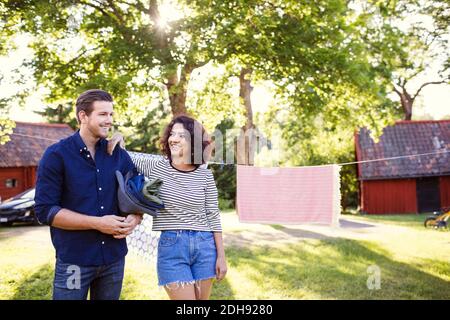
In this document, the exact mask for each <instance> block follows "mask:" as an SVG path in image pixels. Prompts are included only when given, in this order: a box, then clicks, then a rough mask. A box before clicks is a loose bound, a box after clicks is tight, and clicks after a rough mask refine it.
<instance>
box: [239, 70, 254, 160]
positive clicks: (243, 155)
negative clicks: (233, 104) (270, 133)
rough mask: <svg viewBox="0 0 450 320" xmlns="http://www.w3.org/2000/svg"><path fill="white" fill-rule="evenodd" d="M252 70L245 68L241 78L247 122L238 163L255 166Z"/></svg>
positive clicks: (242, 98) (240, 144)
mask: <svg viewBox="0 0 450 320" xmlns="http://www.w3.org/2000/svg"><path fill="white" fill-rule="evenodd" d="M252 72H253V70H252V69H251V68H243V69H242V70H241V74H240V76H239V87H240V90H239V97H240V99H241V101H242V103H243V107H244V108H245V116H246V122H245V125H244V126H243V127H242V130H241V133H240V135H239V137H238V142H237V152H236V157H237V163H238V164H241V165H253V164H254V158H255V150H256V134H255V125H254V123H253V110H252V101H251V99H250V95H251V92H252V90H253V87H252V86H251V79H250V77H251V75H252Z"/></svg>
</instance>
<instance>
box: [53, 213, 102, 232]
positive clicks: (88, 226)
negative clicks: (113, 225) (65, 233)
mask: <svg viewBox="0 0 450 320" xmlns="http://www.w3.org/2000/svg"><path fill="white" fill-rule="evenodd" d="M97 222H98V217H92V216H88V215H85V214H81V213H77V212H75V211H71V210H69V209H61V210H59V211H58V213H57V214H56V215H55V217H54V219H53V222H52V227H55V228H60V229H64V230H92V229H97Z"/></svg>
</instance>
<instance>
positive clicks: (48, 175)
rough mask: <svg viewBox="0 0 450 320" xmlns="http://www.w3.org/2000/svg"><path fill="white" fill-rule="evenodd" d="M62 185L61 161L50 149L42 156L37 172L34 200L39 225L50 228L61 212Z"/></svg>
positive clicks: (62, 170)
mask: <svg viewBox="0 0 450 320" xmlns="http://www.w3.org/2000/svg"><path fill="white" fill-rule="evenodd" d="M63 183H64V168H63V160H62V158H61V157H60V156H59V155H58V154H57V153H56V152H55V151H54V150H53V148H52V147H50V148H48V149H47V150H46V151H45V153H44V155H43V156H42V159H41V161H40V162H39V166H38V170H37V180H36V195H35V198H34V200H35V213H36V217H37V219H38V220H39V222H40V223H42V224H47V225H49V226H50V225H51V224H52V222H53V219H54V218H55V216H56V214H57V213H58V212H59V211H60V210H61V208H62V207H61V198H62V190H63Z"/></svg>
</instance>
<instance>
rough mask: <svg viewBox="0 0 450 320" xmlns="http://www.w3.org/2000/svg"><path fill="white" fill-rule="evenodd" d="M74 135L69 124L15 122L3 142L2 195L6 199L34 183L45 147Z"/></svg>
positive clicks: (0, 161)
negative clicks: (11, 130)
mask: <svg viewBox="0 0 450 320" xmlns="http://www.w3.org/2000/svg"><path fill="white" fill-rule="evenodd" d="M72 134H73V130H72V129H71V128H70V127H69V126H68V125H66V124H47V123H26V122H16V127H15V128H14V131H13V134H12V135H11V136H10V139H11V140H10V141H9V142H7V143H6V144H4V145H0V197H1V199H2V200H6V199H7V198H10V197H12V196H15V195H16V194H19V193H21V192H22V191H25V190H26V189H28V188H31V187H33V186H34V185H35V182H36V168H37V165H38V163H39V160H40V159H41V157H42V155H43V153H44V151H45V149H47V147H49V146H50V145H52V144H54V143H55V142H57V141H59V140H61V139H63V138H66V137H68V136H70V135H72Z"/></svg>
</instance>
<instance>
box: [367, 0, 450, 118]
mask: <svg viewBox="0 0 450 320" xmlns="http://www.w3.org/2000/svg"><path fill="white" fill-rule="evenodd" d="M374 4H375V5H372V6H371V5H368V6H366V7H365V10H366V11H369V12H373V14H372V17H373V18H372V20H371V23H372V25H373V27H372V28H371V29H370V32H366V33H365V35H364V37H365V38H366V39H367V41H368V44H369V45H370V47H371V51H372V57H373V59H374V60H377V61H378V62H377V64H378V66H379V68H380V69H384V70H385V72H384V75H385V77H386V80H387V81H390V83H392V90H393V92H394V93H395V94H396V95H397V96H398V97H399V100H400V105H401V107H402V110H403V114H404V119H405V120H411V118H412V115H413V106H414V102H415V101H416V98H417V97H418V96H419V95H420V93H421V92H422V90H423V89H424V88H425V87H426V86H429V85H437V84H445V83H450V82H449V81H450V73H449V72H448V71H449V64H448V61H449V59H450V55H449V52H450V47H449V45H448V34H449V25H448V18H449V15H450V4H449V3H448V1H441V0H434V1H430V0H402V1H395V2H389V1H380V2H374ZM375 19H376V20H375ZM445 21H447V23H445ZM433 67H434V68H438V71H437V75H433V76H428V78H429V80H422V82H418V81H417V79H418V78H423V79H426V78H427V77H426V76H427V71H429V70H431V69H432V68H433ZM433 78H434V79H433Z"/></svg>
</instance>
